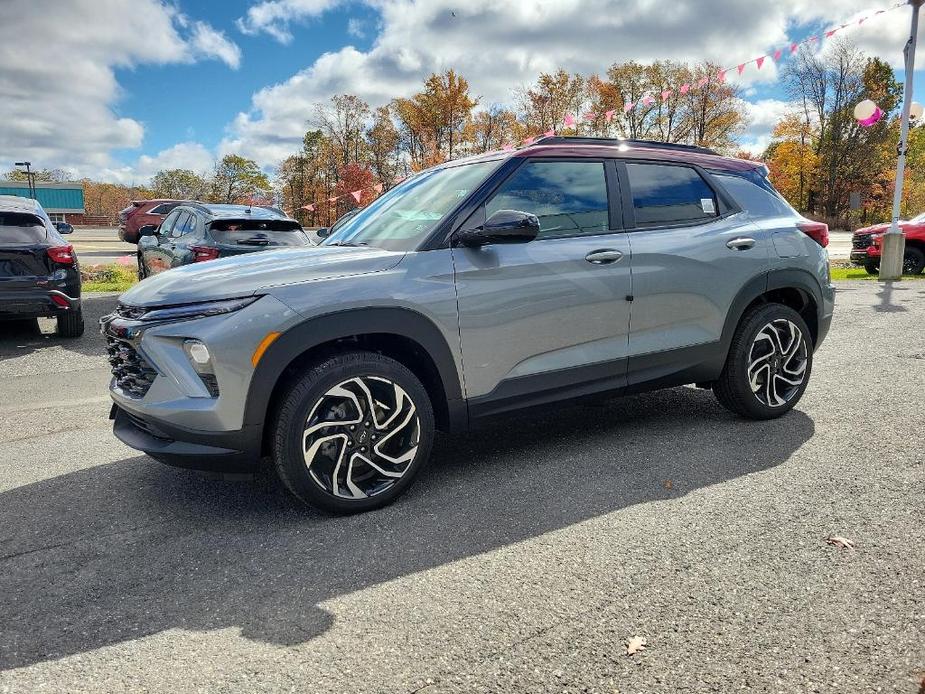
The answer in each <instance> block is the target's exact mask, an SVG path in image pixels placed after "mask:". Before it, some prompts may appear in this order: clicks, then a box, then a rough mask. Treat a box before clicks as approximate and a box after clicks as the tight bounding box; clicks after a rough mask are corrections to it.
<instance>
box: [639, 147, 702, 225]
mask: <svg viewBox="0 0 925 694" xmlns="http://www.w3.org/2000/svg"><path fill="white" fill-rule="evenodd" d="M626 171H627V174H628V176H629V183H630V190H631V191H632V194H633V209H634V210H635V212H636V225H637V226H658V225H663V224H679V223H683V222H694V223H697V222H703V221H705V220H708V219H711V218H714V217H716V216H717V215H718V205H717V201H716V195H715V194H714V193H713V189H712V188H710V186H709V185H707V183H706V181H704V180H703V178H701V176H700V174H699V173H697V171H696V170H695V169H692V168H690V167H689V166H666V165H662V164H634V163H627V164H626Z"/></svg>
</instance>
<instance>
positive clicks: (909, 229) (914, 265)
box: [851, 213, 925, 275]
mask: <svg viewBox="0 0 925 694" xmlns="http://www.w3.org/2000/svg"><path fill="white" fill-rule="evenodd" d="M899 227H900V228H901V229H902V230H903V233H905V235H906V252H905V255H904V256H903V274H904V275H919V274H921V273H922V270H925V213H922V214H920V215H918V216H917V217H913V218H912V219H910V220H908V221H900V222H899ZM889 228H890V223H889V222H887V223H885V224H875V225H873V226H869V227H864V228H863V229H858V230H857V231H856V232H854V235H853V236H852V237H851V262H852V263H854V264H855V265H861V266H863V268H864V269H865V270H867V272H868V273H870V274H871V275H876V274H877V273H878V272H880V247H881V243H882V239H883V234H885V233H886V231H887V230H888V229H889Z"/></svg>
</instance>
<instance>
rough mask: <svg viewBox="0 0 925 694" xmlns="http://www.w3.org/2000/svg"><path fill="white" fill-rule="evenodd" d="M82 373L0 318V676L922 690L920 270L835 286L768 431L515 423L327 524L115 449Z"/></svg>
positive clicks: (110, 686) (612, 411)
mask: <svg viewBox="0 0 925 694" xmlns="http://www.w3.org/2000/svg"><path fill="white" fill-rule="evenodd" d="M114 302H115V298H114V297H111V296H98V297H91V298H88V299H87V300H86V303H85V307H86V309H85V310H86V311H87V314H88V315H87V318H88V325H90V326H92V325H93V324H94V323H95V321H96V319H97V318H98V316H99V315H100V314H102V313H104V312H106V311H107V310H109V309H110V308H111V307H112V306H113V304H114ZM107 374H108V371H107V368H106V363H105V359H104V357H103V348H102V343H101V340H100V338H99V336H98V335H97V334H96V333H95V332H94V331H93V330H92V329H88V332H87V334H86V335H85V336H84V337H83V338H82V339H80V340H78V341H74V342H62V341H59V340H58V339H57V338H55V337H53V336H48V335H39V334H35V333H33V332H30V331H27V330H18V331H17V330H10V329H7V327H4V328H3V332H2V333H0V451H2V454H0V562H2V563H0V567H2V568H0V692H17V693H18V692H38V691H49V692H85V691H86V692H100V691H106V692H135V691H159V692H161V691H175V692H181V691H182V692H194V691H216V692H225V691H247V692H264V691H267V692H269V691H273V692H275V691H298V692H427V693H429V694H432V693H436V692H547V691H549V692H552V691H556V692H562V691H567V692H662V691H664V692H679V691H691V692H694V691H697V692H701V691H716V692H729V691H733V690H740V689H742V690H747V691H752V692H812V691H821V692H836V691H837V692H909V693H910V694H914V693H915V692H920V691H925V684H923V677H925V546H923V540H925V530H923V528H925V426H923V418H922V401H923V395H925V282H913V281H909V282H903V283H899V284H897V285H895V286H893V287H889V286H884V285H880V284H878V283H876V282H852V283H842V284H841V285H840V286H839V292H838V307H837V312H836V318H835V322H834V324H833V327H832V332H831V333H830V336H829V338H828V341H827V342H826V343H825V344H824V346H823V347H822V348H821V350H820V351H819V352H818V353H817V355H816V361H815V365H814V373H813V375H812V381H811V384H810V387H809V390H808V392H807V394H806V396H805V397H804V399H803V400H802V402H801V403H800V405H799V406H798V408H797V410H795V411H794V412H792V413H790V414H789V415H787V416H786V417H784V418H782V419H780V420H776V421H773V422H762V423H755V422H746V421H742V420H737V419H735V418H733V417H732V416H731V415H730V414H728V413H727V412H726V411H725V410H723V409H722V408H720V406H719V405H718V404H717V403H716V402H715V401H714V399H713V397H712V395H711V394H710V393H708V392H704V391H698V390H694V389H692V388H678V389H672V390H667V391H662V392H658V393H654V394H649V395H645V396H639V397H632V398H627V399H624V400H616V401H613V402H612V403H609V404H605V405H602V406H594V407H592V406H572V407H568V408H563V409H561V410H560V411H558V412H555V413H545V414H543V415H542V416H533V417H521V418H518V419H515V420H512V421H505V422H503V423H499V424H498V425H497V426H496V427H495V428H494V429H490V430H488V431H483V432H480V433H479V434H472V435H468V436H452V437H447V436H444V437H442V438H440V439H439V440H438V444H437V446H436V450H435V453H434V460H433V464H432V466H431V467H430V468H429V469H428V470H427V471H426V472H425V473H424V475H423V478H422V479H421V480H420V481H419V482H418V484H417V485H416V486H415V487H414V488H413V489H412V490H411V491H410V493H408V494H406V495H405V496H404V497H402V498H401V499H400V500H399V501H398V502H397V503H396V504H395V505H393V506H391V507H389V508H387V509H384V510H382V511H378V512H374V513H370V514H366V515H362V516H354V517H349V518H332V517H328V516H323V515H320V514H317V513H313V512H311V511H306V510H303V509H301V508H299V507H298V506H296V505H295V504H294V503H293V502H291V501H290V500H289V498H288V497H286V496H285V494H284V493H283V492H282V491H281V490H280V489H279V488H278V486H277V485H276V484H275V483H274V481H273V480H272V478H270V477H269V476H268V477H265V478H261V479H258V480H257V481H255V482H250V483H226V482H215V481H208V480H203V479H200V478H198V477H196V476H195V475H192V474H190V473H187V472H184V471H180V470H174V469H171V468H168V467H165V466H162V465H160V464H158V463H156V462H154V461H152V460H149V459H147V458H146V457H144V456H140V455H138V454H137V453H136V452H135V451H132V450H130V449H128V448H126V447H125V446H123V445H121V444H120V443H119V442H118V441H117V440H116V439H115V438H113V436H112V434H111V431H110V425H109V422H108V421H107V419H106V417H107V414H108V409H109V407H108V404H107V403H108V399H107V397H106V392H105V387H106V383H107V381H108V377H107ZM831 535H839V536H843V537H845V538H848V539H850V540H852V541H853V542H854V543H855V548H854V549H842V548H839V547H836V546H832V545H829V544H827V543H826V538H827V537H829V536H831ZM633 636H641V637H644V638H645V639H646V640H647V648H646V649H645V650H643V651H641V652H639V653H637V654H636V655H633V656H627V655H625V653H624V643H625V642H626V640H627V639H629V638H630V637H633ZM920 687H921V689H920Z"/></svg>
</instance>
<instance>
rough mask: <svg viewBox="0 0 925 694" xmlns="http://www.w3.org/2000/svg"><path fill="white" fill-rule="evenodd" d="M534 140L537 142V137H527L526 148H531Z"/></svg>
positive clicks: (525, 140)
mask: <svg viewBox="0 0 925 694" xmlns="http://www.w3.org/2000/svg"><path fill="white" fill-rule="evenodd" d="M534 140H536V138H535V137H526V138H524V146H525V147H529V146H530V145H532V144H533V142H534Z"/></svg>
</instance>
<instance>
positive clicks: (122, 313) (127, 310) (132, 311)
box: [116, 303, 148, 320]
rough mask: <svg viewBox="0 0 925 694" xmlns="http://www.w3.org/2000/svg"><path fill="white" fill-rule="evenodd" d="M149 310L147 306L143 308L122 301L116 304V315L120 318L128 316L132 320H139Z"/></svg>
mask: <svg viewBox="0 0 925 694" xmlns="http://www.w3.org/2000/svg"><path fill="white" fill-rule="evenodd" d="M147 312H148V309H147V308H141V307H138V306H129V305H127V304H121V303H120V304H118V305H117V306H116V315H117V316H119V317H120V318H128V319H130V320H138V319H139V318H141V317H142V316H143V315H145V314H146V313H147Z"/></svg>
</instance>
